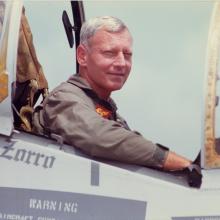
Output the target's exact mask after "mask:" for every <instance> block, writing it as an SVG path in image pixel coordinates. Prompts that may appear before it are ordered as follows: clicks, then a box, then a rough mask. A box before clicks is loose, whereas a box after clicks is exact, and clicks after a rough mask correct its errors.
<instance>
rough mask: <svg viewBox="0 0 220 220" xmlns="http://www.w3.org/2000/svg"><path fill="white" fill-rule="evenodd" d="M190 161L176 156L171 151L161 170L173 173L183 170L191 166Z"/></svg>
mask: <svg viewBox="0 0 220 220" xmlns="http://www.w3.org/2000/svg"><path fill="white" fill-rule="evenodd" d="M191 163H192V161H190V160H188V159H186V158H185V157H183V156H180V155H177V154H175V153H174V152H172V151H169V152H168V155H167V158H166V160H165V162H164V166H163V169H164V170H169V171H174V170H183V169H185V168H187V167H189V166H190V165H191Z"/></svg>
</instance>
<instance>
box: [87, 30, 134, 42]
mask: <svg viewBox="0 0 220 220" xmlns="http://www.w3.org/2000/svg"><path fill="white" fill-rule="evenodd" d="M106 40H107V41H109V43H110V41H114V40H120V41H127V42H129V44H131V45H132V41H133V39H132V36H131V34H130V32H129V31H128V30H127V29H123V30H120V31H117V32H112V31H108V30H106V29H104V28H102V29H99V30H97V31H96V32H95V34H94V35H93V36H92V37H91V38H90V39H89V43H90V45H91V46H92V45H93V44H101V43H102V42H105V41H106Z"/></svg>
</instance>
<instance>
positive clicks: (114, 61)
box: [82, 29, 132, 98]
mask: <svg viewBox="0 0 220 220" xmlns="http://www.w3.org/2000/svg"><path fill="white" fill-rule="evenodd" d="M84 50H85V51H84V52H85V62H84V63H83V65H82V66H83V67H84V70H85V71H84V73H83V74H82V75H83V77H84V78H86V80H87V81H88V82H89V84H90V86H91V87H92V88H93V89H94V90H95V91H96V92H97V94H98V95H99V96H100V97H101V98H108V96H109V95H110V94H111V92H112V91H115V90H119V89H121V88H122V86H123V85H124V83H125V81H126V79H127V78H128V75H129V73H130V70H131V64H132V38H131V35H130V33H129V32H128V31H127V30H123V31H121V32H117V33H110V32H107V31H105V30H103V29H101V30H98V31H97V32H96V33H95V35H94V36H93V37H91V39H90V40H89V46H88V48H86V47H84Z"/></svg>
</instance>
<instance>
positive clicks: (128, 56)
mask: <svg viewBox="0 0 220 220" xmlns="http://www.w3.org/2000/svg"><path fill="white" fill-rule="evenodd" d="M124 56H125V57H126V58H131V57H132V53H124Z"/></svg>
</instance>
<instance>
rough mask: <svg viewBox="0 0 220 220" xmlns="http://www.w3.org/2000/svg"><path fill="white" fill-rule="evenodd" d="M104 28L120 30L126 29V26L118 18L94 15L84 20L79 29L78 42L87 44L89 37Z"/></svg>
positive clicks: (112, 30) (110, 30)
mask: <svg viewBox="0 0 220 220" xmlns="http://www.w3.org/2000/svg"><path fill="white" fill-rule="evenodd" d="M101 28H104V29H105V30H106V31H108V32H113V33H114V32H120V31H122V30H124V29H127V30H128V28H127V26H126V25H125V24H124V23H123V22H122V21H121V20H120V19H118V18H115V17H112V16H101V17H94V18H91V19H89V20H88V21H86V22H84V23H83V25H82V27H81V31H80V43H82V44H84V45H86V46H88V45H89V39H90V38H91V37H92V36H94V34H95V33H96V32H97V31H98V30H100V29H101Z"/></svg>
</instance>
